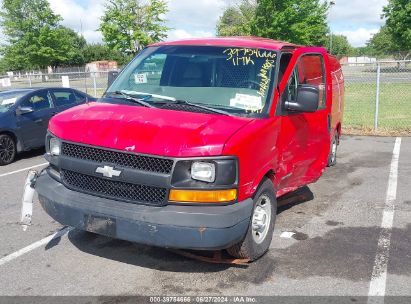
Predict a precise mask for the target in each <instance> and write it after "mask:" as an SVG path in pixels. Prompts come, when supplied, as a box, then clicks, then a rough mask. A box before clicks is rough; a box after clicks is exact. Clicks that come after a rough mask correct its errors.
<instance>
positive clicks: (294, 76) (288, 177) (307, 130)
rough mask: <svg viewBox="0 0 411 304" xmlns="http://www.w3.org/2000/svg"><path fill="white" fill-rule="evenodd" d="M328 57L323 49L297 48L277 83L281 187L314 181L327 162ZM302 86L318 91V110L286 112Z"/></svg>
mask: <svg viewBox="0 0 411 304" xmlns="http://www.w3.org/2000/svg"><path fill="white" fill-rule="evenodd" d="M328 65H329V62H328V57H327V54H326V52H325V50H324V49H322V48H301V49H298V50H297V51H296V52H295V53H294V55H293V58H292V59H291V62H290V64H289V66H288V68H287V70H286V72H285V74H284V77H283V79H282V81H281V83H280V99H279V103H278V107H277V115H279V116H281V131H280V145H281V148H280V149H281V150H280V151H281V160H280V166H279V167H280V171H281V172H279V174H280V175H279V176H280V177H281V180H280V188H296V187H300V186H303V185H306V184H308V183H311V182H313V181H315V180H316V179H317V178H318V177H319V176H320V175H321V173H322V171H323V169H324V168H325V165H326V163H327V158H328V153H329V147H330V135H329V134H330V108H331V104H330V102H327V101H328V100H329V98H328V95H329V94H331V90H330V87H329V84H330V83H331V82H330V76H329V73H327V71H328V70H329V69H328ZM301 85H312V86H315V87H317V88H318V89H319V91H320V98H319V108H318V110H317V111H316V112H314V113H301V112H289V111H287V110H286V109H285V102H286V101H294V100H295V98H296V96H297V89H298V87H299V86H301Z"/></svg>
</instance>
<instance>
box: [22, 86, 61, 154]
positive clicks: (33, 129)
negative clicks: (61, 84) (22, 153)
mask: <svg viewBox="0 0 411 304" xmlns="http://www.w3.org/2000/svg"><path fill="white" fill-rule="evenodd" d="M19 106H20V107H30V108H31V109H33V112H31V113H26V114H22V115H17V126H18V128H19V129H20V134H21V137H22V139H23V142H24V146H25V147H26V148H37V147H41V146H44V141H45V137H46V133H47V128H48V123H49V120H50V118H51V117H52V116H53V114H54V113H55V109H54V107H53V102H52V98H51V96H50V93H49V92H48V90H40V91H36V92H34V93H31V94H29V95H28V96H27V97H26V98H25V99H24V100H22V102H21V103H20V105H19Z"/></svg>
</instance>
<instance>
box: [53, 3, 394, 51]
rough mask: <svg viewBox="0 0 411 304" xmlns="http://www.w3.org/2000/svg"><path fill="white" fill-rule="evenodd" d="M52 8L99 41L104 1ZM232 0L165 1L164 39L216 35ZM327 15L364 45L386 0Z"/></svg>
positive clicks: (338, 7)
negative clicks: (217, 25)
mask: <svg viewBox="0 0 411 304" xmlns="http://www.w3.org/2000/svg"><path fill="white" fill-rule="evenodd" d="M49 2H50V4H51V7H52V9H53V10H54V11H55V12H56V13H58V14H59V15H61V16H62V17H63V19H64V20H63V24H64V25H66V26H68V27H71V28H73V29H74V30H76V31H78V32H82V33H83V35H84V37H85V38H86V40H87V41H88V42H101V40H102V35H101V33H100V32H98V31H97V28H98V27H99V23H100V17H101V16H102V14H103V12H104V2H105V1H104V0H49ZM234 2H235V0H168V7H169V12H168V13H167V15H166V16H165V18H166V20H167V25H168V27H170V28H172V29H171V30H170V31H169V32H168V38H167V39H166V40H175V39H183V38H192V37H210V36H214V35H215V27H216V23H217V20H218V18H219V16H220V15H221V14H222V12H223V11H224V9H225V8H226V7H227V6H228V5H230V3H234ZM335 2H336V4H335V5H334V6H333V7H332V8H331V11H330V14H329V22H330V27H331V30H332V32H333V33H336V34H343V35H346V36H347V37H348V40H349V41H350V43H351V44H352V45H353V46H355V47H358V46H364V45H365V43H366V42H367V40H369V39H370V37H371V35H372V34H374V33H376V32H377V31H378V29H379V28H380V26H381V25H382V24H383V22H384V21H383V20H381V18H380V16H381V14H382V7H383V6H384V5H386V3H387V0H336V1H335Z"/></svg>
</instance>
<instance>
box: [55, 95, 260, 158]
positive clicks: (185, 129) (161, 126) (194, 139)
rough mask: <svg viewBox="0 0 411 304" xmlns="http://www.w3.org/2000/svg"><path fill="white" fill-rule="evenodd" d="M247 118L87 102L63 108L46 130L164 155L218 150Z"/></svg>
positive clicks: (64, 136)
mask: <svg viewBox="0 0 411 304" xmlns="http://www.w3.org/2000/svg"><path fill="white" fill-rule="evenodd" d="M253 120H254V119H251V118H244V117H235V116H225V115H219V114H216V115H214V114H201V113H191V112H182V111H174V110H164V109H156V108H145V107H140V106H129V105H118V104H106V103H89V104H84V105H81V106H77V107H74V108H71V109H69V110H67V111H64V112H62V113H60V114H58V115H56V116H54V117H53V119H52V120H51V121H50V124H49V131H50V132H51V133H52V134H54V135H55V136H57V137H59V138H61V139H63V140H66V141H71V142H77V143H82V144H87V145H93V146H98V147H106V148H111V149H117V150H123V151H129V152H136V153H142V154H153V155H161V156H170V157H193V156H194V157H195V156H215V155H221V154H222V152H223V148H224V144H225V143H226V142H227V140H228V139H229V138H230V137H231V136H232V135H233V134H234V133H235V132H236V131H238V130H239V129H240V128H242V127H243V126H245V125H246V124H248V123H249V122H251V121H253Z"/></svg>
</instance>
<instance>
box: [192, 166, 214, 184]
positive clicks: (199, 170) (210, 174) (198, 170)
mask: <svg viewBox="0 0 411 304" xmlns="http://www.w3.org/2000/svg"><path fill="white" fill-rule="evenodd" d="M191 178H192V179H196V180H199V181H203V182H208V183H213V182H214V181H215V165H214V164H212V163H206V162H194V163H193V164H192V165H191Z"/></svg>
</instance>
